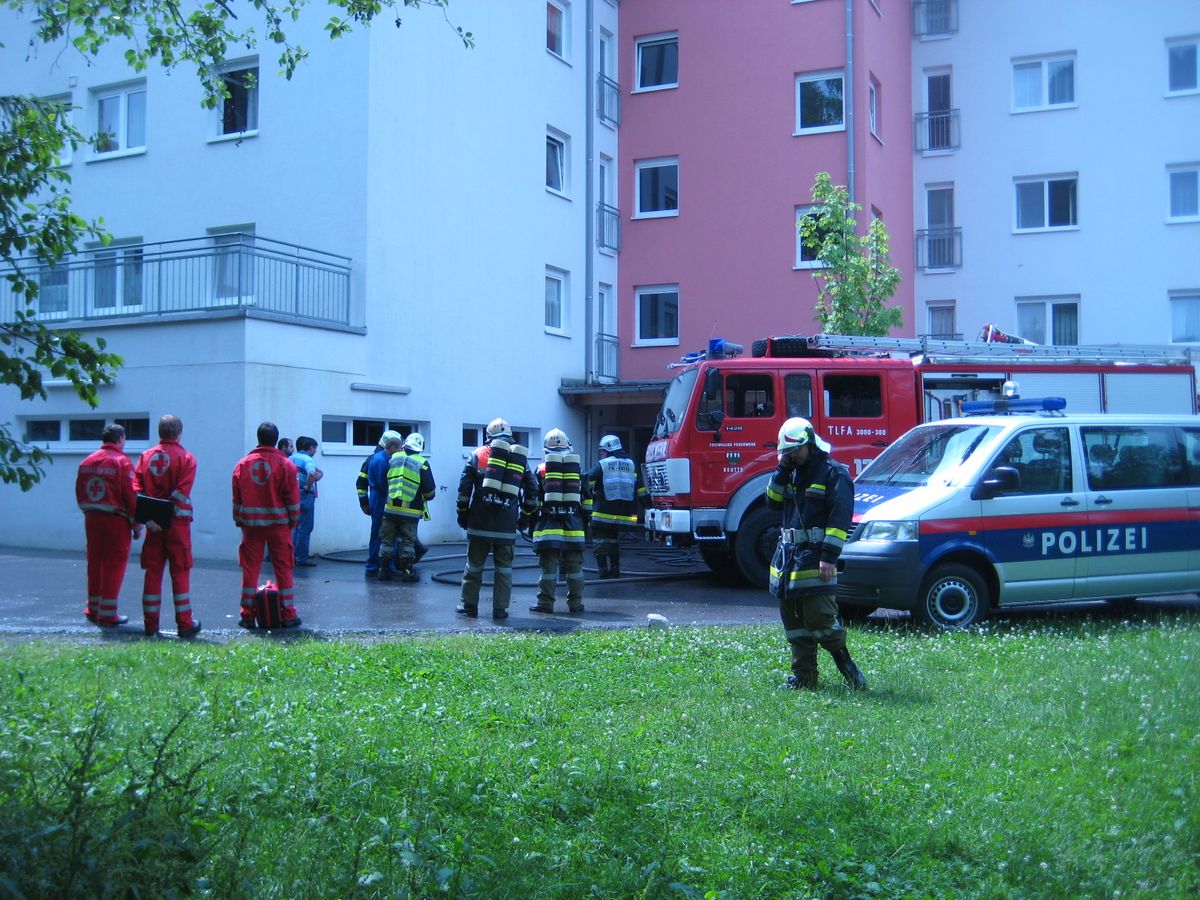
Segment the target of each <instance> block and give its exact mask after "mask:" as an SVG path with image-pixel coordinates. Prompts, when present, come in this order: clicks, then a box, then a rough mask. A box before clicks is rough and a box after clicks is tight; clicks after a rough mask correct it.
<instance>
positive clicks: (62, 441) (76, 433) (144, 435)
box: [21, 413, 150, 449]
mask: <svg viewBox="0 0 1200 900" xmlns="http://www.w3.org/2000/svg"><path fill="white" fill-rule="evenodd" d="M109 422H112V423H114V424H116V425H120V426H121V427H122V428H124V429H125V441H126V443H127V444H131V445H136V444H147V445H148V444H149V443H150V417H149V416H148V415H145V414H142V415H138V414H136V413H134V414H127V415H120V416H116V417H115V418H113V417H108V418H105V417H103V416H88V417H80V418H73V417H69V416H38V417H30V418H26V419H23V420H21V424H22V426H23V427H22V434H23V435H24V440H25V442H26V443H29V444H37V445H39V446H42V447H45V446H52V447H55V446H57V447H61V448H64V449H67V448H71V447H72V445H76V446H78V445H81V444H86V445H88V446H89V448H91V449H95V447H94V446H92V445H95V444H98V443H99V442H100V435H101V433H103V431H104V426H105V425H106V424H108V423H109ZM129 449H133V447H130V448H129Z"/></svg>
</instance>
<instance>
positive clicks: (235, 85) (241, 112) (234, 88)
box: [217, 63, 258, 134]
mask: <svg viewBox="0 0 1200 900" xmlns="http://www.w3.org/2000/svg"><path fill="white" fill-rule="evenodd" d="M221 79H222V81H224V82H225V90H226V91H227V92H228V94H229V96H228V97H226V98H225V99H224V100H222V101H221V103H220V105H219V106H218V107H217V110H218V112H219V114H220V121H219V124H218V129H217V130H218V133H219V134H246V133H248V132H256V131H258V64H257V63H249V64H248V63H239V64H234V65H231V66H229V67H228V69H227V70H226V71H225V72H224V73H222V75H221Z"/></svg>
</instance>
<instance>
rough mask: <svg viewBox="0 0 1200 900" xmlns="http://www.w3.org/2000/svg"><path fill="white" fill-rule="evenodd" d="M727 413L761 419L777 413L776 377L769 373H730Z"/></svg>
mask: <svg viewBox="0 0 1200 900" xmlns="http://www.w3.org/2000/svg"><path fill="white" fill-rule="evenodd" d="M725 415H726V417H727V418H731V419H761V418H771V417H772V416H774V415H775V378H774V377H773V376H771V375H768V374H750V373H745V374H741V375H730V376H728V377H727V378H726V379H725Z"/></svg>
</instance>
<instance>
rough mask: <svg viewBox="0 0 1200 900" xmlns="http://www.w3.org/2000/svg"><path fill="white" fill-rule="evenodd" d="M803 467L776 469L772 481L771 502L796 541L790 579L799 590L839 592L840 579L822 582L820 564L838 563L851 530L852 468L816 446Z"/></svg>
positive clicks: (792, 584) (771, 505) (769, 501)
mask: <svg viewBox="0 0 1200 900" xmlns="http://www.w3.org/2000/svg"><path fill="white" fill-rule="evenodd" d="M809 452H810V456H809V461H808V463H807V464H806V465H803V466H784V465H782V464H780V465H779V466H777V467H776V468H775V474H774V475H772V476H771V481H770V483H769V484H768V485H767V506H768V507H769V508H770V509H777V510H778V509H781V510H783V520H782V526H783V528H784V529H792V531H791V532H790V533H789V532H787V531H786V530H785V531H784V537H785V538H787V537H790V538H791V540H792V543H794V545H795V549H796V556H795V565H794V568H793V571H792V572H791V573H790V576H789V580H790V582H791V586H792V587H794V588H799V589H801V590H804V589H812V590H817V589H822V590H826V591H829V590H833V586H834V584H835V583H836V581H821V580H820V577H819V574H818V563H821V562H828V563H831V562H834V561H836V560H837V558H838V556H840V555H841V552H842V546H843V545H844V544H845V543H846V537H847V536H848V535H849V533H850V528H851V517H852V516H853V514H854V483H853V482H852V481H851V480H850V472H849V471H848V470H847V469H846V467H845V466H843V465H842V464H841V463H839V462H835V461H834V460H833V459H831V458H830V457H829V455H828V454H827V453H824V452H822V451H820V450H818V449H817V448H816V447H813V448H812V450H810V451H809Z"/></svg>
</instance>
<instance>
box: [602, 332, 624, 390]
mask: <svg viewBox="0 0 1200 900" xmlns="http://www.w3.org/2000/svg"><path fill="white" fill-rule="evenodd" d="M619 360H620V352H619V348H618V346H617V336H616V335H615V334H604V333H603V332H600V331H597V332H596V377H597V378H605V379H612V380H614V381H615V380H616V379H617V378H618V377H619V366H618V361H619Z"/></svg>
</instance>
